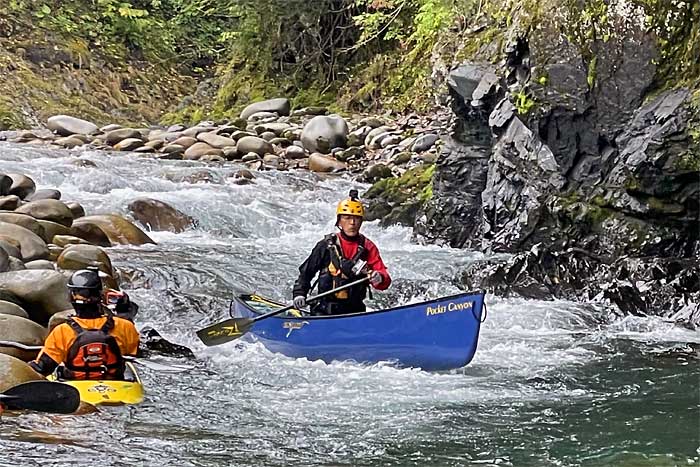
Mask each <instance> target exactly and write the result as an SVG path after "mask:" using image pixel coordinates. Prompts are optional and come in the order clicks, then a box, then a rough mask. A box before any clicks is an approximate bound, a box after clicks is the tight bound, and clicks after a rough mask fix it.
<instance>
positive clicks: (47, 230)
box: [38, 220, 71, 243]
mask: <svg viewBox="0 0 700 467" xmlns="http://www.w3.org/2000/svg"><path fill="white" fill-rule="evenodd" d="M38 222H39V225H41V227H42V228H43V229H44V236H43V237H42V238H43V239H44V241H45V242H46V243H54V241H53V239H54V237H56V236H57V235H59V236H60V235H69V234H70V232H71V230H70V228H69V227H66V226H65V225H63V224H57V223H56V222H51V221H44V220H39V221H38Z"/></svg>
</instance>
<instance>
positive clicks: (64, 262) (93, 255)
mask: <svg viewBox="0 0 700 467" xmlns="http://www.w3.org/2000/svg"><path fill="white" fill-rule="evenodd" d="M56 264H57V265H58V267H59V268H61V269H69V270H77V269H85V268H87V267H88V266H96V267H97V268H99V270H100V271H102V272H104V273H105V274H109V275H110V276H113V275H114V268H113V267H112V262H111V261H110V259H109V256H107V253H105V252H104V250H103V249H102V248H99V247H97V246H95V245H68V246H66V248H65V249H64V250H63V252H62V253H61V254H60V255H59V257H58V259H57V260H56Z"/></svg>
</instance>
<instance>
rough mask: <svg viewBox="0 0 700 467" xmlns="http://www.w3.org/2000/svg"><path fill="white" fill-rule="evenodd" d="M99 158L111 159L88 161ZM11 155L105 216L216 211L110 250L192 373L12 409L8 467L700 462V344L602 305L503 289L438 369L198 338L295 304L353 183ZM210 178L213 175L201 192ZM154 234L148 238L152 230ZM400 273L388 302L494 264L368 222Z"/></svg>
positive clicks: (137, 159) (68, 155) (1, 430)
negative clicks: (147, 210) (44, 408)
mask: <svg viewBox="0 0 700 467" xmlns="http://www.w3.org/2000/svg"><path fill="white" fill-rule="evenodd" d="M79 158H80V159H89V160H91V161H93V162H94V163H95V164H96V167H80V166H78V165H77V164H76V161H78V160H79ZM239 168H240V166H236V165H232V164H227V165H223V166H212V165H205V164H202V163H199V162H187V161H164V160H155V159H152V158H148V157H142V156H138V155H134V154H129V155H124V154H123V153H105V152H99V151H89V150H75V151H64V150H49V149H42V148H37V147H32V146H18V145H12V144H9V143H0V172H4V173H24V174H26V175H28V176H30V177H32V178H33V179H34V180H35V181H36V182H37V186H38V188H58V189H59V190H60V191H61V192H62V194H63V200H66V201H71V200H75V201H78V202H80V203H81V204H82V205H83V206H84V207H85V209H86V211H87V213H88V214H101V213H110V212H115V213H120V214H124V215H128V210H127V205H128V204H129V202H130V201H132V200H133V199H135V198H137V197H151V198H155V199H158V200H162V201H164V202H166V203H168V204H170V205H172V206H174V207H175V208H177V209H179V210H180V211H182V212H184V213H186V214H188V215H190V216H192V217H193V218H195V219H197V221H198V225H197V227H196V228H193V229H190V230H188V231H186V232H183V233H180V234H174V233H168V232H148V233H149V235H150V236H151V237H152V238H153V239H154V240H155V241H156V242H157V244H156V245H144V246H138V247H137V246H119V247H114V248H108V249H107V252H108V254H109V256H110V258H111V259H112V262H113V264H114V266H115V267H116V268H118V269H119V271H120V275H121V277H122V282H123V284H124V288H125V290H127V291H128V293H129V295H130V296H131V297H132V299H133V300H134V301H136V302H138V303H139V304H140V313H139V315H138V316H137V319H136V324H137V327H139V328H143V327H145V326H151V327H153V328H155V329H157V330H158V331H159V332H160V333H161V334H162V335H163V336H164V337H166V338H167V339H168V340H170V341H173V342H176V343H179V344H182V345H185V346H188V347H189V348H191V349H192V350H193V351H194V352H195V354H196V359H195V360H184V359H177V358H162V357H160V360H159V361H162V362H164V363H168V362H172V363H179V364H190V365H192V366H193V367H194V368H193V369H192V371H190V372H187V373H179V374H173V373H164V372H157V371H153V370H148V369H142V378H143V380H144V383H145V386H146V393H147V394H146V400H145V401H144V402H143V403H142V404H140V405H138V406H131V407H109V408H104V409H101V410H100V411H99V412H98V413H95V414H90V415H84V416H72V415H67V416H65V415H61V416H57V415H45V414H38V413H26V414H22V415H19V416H4V417H3V418H2V421H1V422H0V466H34V465H37V466H39V465H41V466H68V465H97V466H128V465H138V466H141V465H143V466H202V467H204V466H224V465H226V466H228V465H232V466H233V465H235V466H249V465H251V466H252V465H255V466H287V465H300V466H301V465H304V466H310V465H324V466H340V465H358V466H390V465H391V466H403V465H406V466H409V465H411V466H433V465H435V466H443V465H444V466H496V465H497V466H629V467H632V466H635V467H636V466H687V465H700V451H699V449H700V410H699V400H698V397H699V387H700V370H699V368H698V361H697V360H693V359H691V358H688V357H687V356H686V354H685V353H684V351H683V350H684V348H685V345H684V343H688V342H696V343H697V342H700V335H699V334H698V332H694V331H690V330H686V329H682V328H678V327H674V326H673V325H672V324H669V323H666V322H664V321H663V320H660V319H657V318H637V317H616V316H613V315H610V314H609V313H608V312H607V311H606V309H605V308H604V307H603V306H601V305H596V304H580V303H572V302H564V301H536V300H522V299H503V298H499V297H494V296H488V295H487V298H486V303H487V306H488V317H487V319H486V321H485V323H484V324H483V325H482V330H481V335H480V340H479V346H478V350H477V353H476V356H475V358H474V360H473V361H472V363H471V364H470V365H469V366H467V367H465V368H462V369H459V370H454V371H450V372H442V373H428V372H424V371H421V370H417V369H397V368H394V367H392V366H390V365H384V364H377V365H370V366H368V365H359V364H355V363H349V362H340V363H333V364H325V363H322V362H312V361H307V360H303V359H299V360H295V359H291V358H287V357H284V356H280V355H277V354H272V353H270V352H268V351H267V350H266V349H265V348H263V347H262V346H260V345H259V344H248V343H240V342H232V343H229V344H225V345H222V346H217V347H210V348H206V347H204V345H202V344H201V343H200V342H199V341H198V339H197V338H196V336H195V334H194V332H195V331H196V330H197V329H199V328H201V327H203V326H205V325H208V324H210V323H212V322H214V321H217V320H221V319H224V318H226V317H228V315H227V308H228V302H229V300H230V298H231V296H232V295H233V294H234V293H236V292H242V291H256V292H259V293H261V294H264V295H267V296H270V297H271V298H274V299H278V300H280V301H284V302H290V300H291V286H292V284H293V282H294V280H295V278H296V273H297V267H298V265H299V264H300V263H301V262H302V261H303V260H304V258H305V257H306V256H307V255H308V253H309V252H310V251H311V248H312V247H313V245H314V244H315V243H316V242H317V241H318V240H319V239H320V238H321V237H322V235H323V234H325V233H329V232H331V231H332V230H333V223H334V212H335V205H336V203H337V202H338V201H339V200H340V199H342V198H343V197H345V196H346V195H347V192H348V190H349V189H350V188H354V187H355V188H359V189H360V192H361V193H362V191H363V190H364V189H366V188H367V186H364V185H361V184H358V183H354V182H352V181H351V180H350V179H348V178H342V177H331V176H319V175H316V174H312V173H309V172H305V171H290V172H277V171H268V172H256V173H255V176H256V179H255V182H254V183H252V184H248V185H237V184H235V183H233V179H232V178H230V175H231V174H232V173H234V172H235V171H236V170H238V169H239ZM202 173H206V177H204V178H206V179H207V180H209V181H208V182H199V183H193V182H192V181H188V180H192V179H191V178H188V177H190V176H192V175H193V174H199V175H200V176H199V178H200V179H201V178H203V177H201V175H202ZM141 227H142V228H144V230H147V228H146V227H144V226H141ZM363 233H364V234H366V235H367V236H368V237H369V238H371V239H372V240H373V241H374V242H375V243H376V244H377V245H378V247H379V249H380V251H381V253H382V257H383V259H384V262H385V263H386V264H387V266H388V268H389V271H390V273H391V275H392V277H393V279H394V283H393V285H392V287H391V288H390V289H389V290H387V291H385V292H377V293H375V294H374V300H373V301H369V302H368V305H369V306H370V307H372V308H382V307H387V306H393V305H395V304H405V303H409V302H417V301H422V300H425V299H431V298H436V297H439V296H441V295H448V294H454V293H457V292H459V291H460V288H459V286H458V282H457V280H456V277H457V276H458V275H459V272H460V271H461V270H462V269H464V267H465V266H466V265H468V264H469V263H470V262H472V261H474V260H475V259H480V258H484V255H483V254H482V253H479V252H474V251H466V250H457V249H450V248H443V247H437V246H432V245H419V244H416V243H415V242H413V241H412V240H411V230H410V229H409V228H405V227H390V228H381V227H379V226H378V225H377V223H367V224H365V225H364V226H363Z"/></svg>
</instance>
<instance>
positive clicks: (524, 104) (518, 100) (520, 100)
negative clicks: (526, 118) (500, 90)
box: [512, 89, 535, 115]
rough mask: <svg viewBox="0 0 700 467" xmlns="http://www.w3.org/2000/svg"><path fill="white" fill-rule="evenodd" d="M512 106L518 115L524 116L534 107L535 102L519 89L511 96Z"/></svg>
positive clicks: (524, 91)
mask: <svg viewBox="0 0 700 467" xmlns="http://www.w3.org/2000/svg"><path fill="white" fill-rule="evenodd" d="M512 98H513V105H515V108H516V110H517V111H518V113H519V114H520V115H525V114H527V113H528V112H530V110H532V108H533V107H534V106H535V100H534V99H533V98H532V97H530V95H529V94H528V92H527V91H526V90H524V89H521V90H519V91H517V92H515V93H513V94H512Z"/></svg>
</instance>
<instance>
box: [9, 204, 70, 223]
mask: <svg viewBox="0 0 700 467" xmlns="http://www.w3.org/2000/svg"><path fill="white" fill-rule="evenodd" d="M16 212H19V213H23V214H29V215H30V216H32V217H33V218H35V219H42V220H46V221H51V222H56V223H57V224H61V225H65V226H66V227H70V226H71V224H72V223H73V213H72V212H71V210H70V208H69V207H68V206H66V205H65V204H64V203H63V202H62V201H59V200H57V199H40V200H38V201H31V202H29V203H27V204H25V205H23V206H20V207H19V208H17V209H16Z"/></svg>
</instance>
